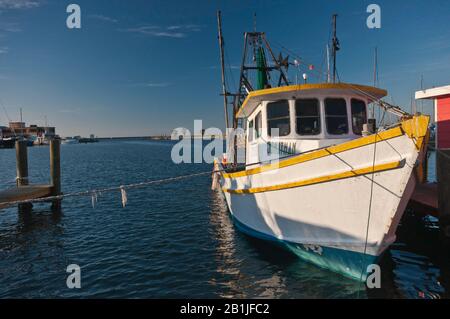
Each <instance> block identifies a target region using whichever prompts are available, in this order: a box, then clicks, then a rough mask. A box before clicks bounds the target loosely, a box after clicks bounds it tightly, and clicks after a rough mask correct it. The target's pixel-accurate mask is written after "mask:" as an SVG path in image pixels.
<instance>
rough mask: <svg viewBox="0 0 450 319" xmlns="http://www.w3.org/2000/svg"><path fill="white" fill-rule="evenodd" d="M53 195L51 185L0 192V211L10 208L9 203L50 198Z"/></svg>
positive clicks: (28, 186) (21, 187) (22, 187)
mask: <svg viewBox="0 0 450 319" xmlns="http://www.w3.org/2000/svg"><path fill="white" fill-rule="evenodd" d="M52 194H53V187H52V186H51V185H26V186H19V187H16V188H10V189H7V190H4V191H1V192H0V209H1V208H5V207H7V206H9V204H8V203H10V202H16V201H22V200H30V199H38V198H42V197H48V196H51V195H52Z"/></svg>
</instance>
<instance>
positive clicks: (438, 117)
mask: <svg viewBox="0 0 450 319" xmlns="http://www.w3.org/2000/svg"><path fill="white" fill-rule="evenodd" d="M416 99H417V100H423V99H433V100H434V114H435V122H436V148H438V149H441V150H450V85H448V86H442V87H437V88H433V89H428V90H423V91H418V92H416Z"/></svg>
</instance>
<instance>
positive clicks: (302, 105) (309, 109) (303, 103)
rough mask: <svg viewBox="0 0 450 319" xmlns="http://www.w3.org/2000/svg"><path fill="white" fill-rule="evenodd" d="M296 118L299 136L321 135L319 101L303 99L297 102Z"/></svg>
mask: <svg viewBox="0 0 450 319" xmlns="http://www.w3.org/2000/svg"><path fill="white" fill-rule="evenodd" d="M295 116H296V126H297V134H300V135H318V134H320V108H319V100H317V99H302V100H296V101H295Z"/></svg>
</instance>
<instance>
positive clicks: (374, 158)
mask: <svg viewBox="0 0 450 319" xmlns="http://www.w3.org/2000/svg"><path fill="white" fill-rule="evenodd" d="M377 137H378V134H375V143H374V144H373V147H374V149H373V160H372V179H371V182H370V200H369V211H368V214H367V226H366V240H365V243H364V254H363V260H362V261H361V275H360V277H359V281H360V282H361V283H362V278H363V275H364V271H365V270H364V265H365V263H364V258H365V257H366V255H367V244H368V241H369V229H370V216H371V213H372V202H373V188H374V184H375V162H376V155H377ZM366 272H367V269H366ZM358 297H359V291H358Z"/></svg>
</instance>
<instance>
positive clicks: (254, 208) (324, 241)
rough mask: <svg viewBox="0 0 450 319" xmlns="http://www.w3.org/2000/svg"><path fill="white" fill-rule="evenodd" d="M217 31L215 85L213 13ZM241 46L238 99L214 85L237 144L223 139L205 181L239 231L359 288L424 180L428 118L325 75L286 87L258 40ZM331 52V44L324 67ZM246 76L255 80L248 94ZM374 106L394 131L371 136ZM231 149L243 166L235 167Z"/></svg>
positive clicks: (280, 64)
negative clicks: (392, 118) (390, 118)
mask: <svg viewBox="0 0 450 319" xmlns="http://www.w3.org/2000/svg"><path fill="white" fill-rule="evenodd" d="M334 19H335V17H334ZM334 21H335V20H334ZM218 24H219V42H220V48H221V62H222V79H224V78H225V71H226V69H225V67H224V59H223V57H224V54H223V52H224V46H223V38H222V28H221V19H220V13H219V14H218ZM334 25H335V23H334ZM334 34H336V33H335V32H334ZM244 37H245V41H244V43H245V45H244V57H243V64H242V66H241V74H240V83H239V91H238V92H237V93H234V94H231V93H229V92H228V91H227V87H226V85H225V81H223V92H222V93H223V94H222V95H223V97H224V105H225V117H226V122H227V123H226V124H227V125H228V115H227V111H228V109H227V108H228V106H232V109H233V120H232V122H233V128H238V127H240V128H241V129H242V130H244V131H245V133H243V136H244V138H237V137H236V135H235V136H234V137H233V136H228V138H229V139H230V141H231V143H232V147H230V148H229V149H228V152H227V153H226V154H224V155H223V156H222V157H220V158H217V159H216V160H215V163H214V165H215V170H214V173H213V181H214V182H216V185H217V188H218V189H220V191H221V192H222V193H223V195H224V197H225V200H226V203H227V205H228V208H229V212H230V213H231V216H232V219H233V221H234V223H235V225H236V227H237V228H238V229H239V230H241V231H243V232H244V233H246V234H248V235H250V236H254V237H257V238H259V239H263V240H268V241H271V242H274V243H277V244H280V245H281V246H283V247H285V248H287V249H288V250H289V251H291V252H292V253H294V254H295V255H297V256H299V257H300V258H302V259H304V260H306V261H309V262H311V263H313V264H315V265H317V266H320V267H322V268H325V269H328V270H331V271H334V272H336V273H339V274H342V275H344V276H347V277H349V278H353V279H356V280H359V281H365V280H366V278H367V275H368V272H369V273H370V267H369V269H368V266H369V265H372V264H376V263H377V261H378V260H379V258H380V256H381V255H382V254H383V253H384V252H385V251H386V250H387V249H388V247H389V246H390V245H391V244H392V243H394V241H395V240H396V229H397V226H398V224H399V222H400V220H401V218H402V215H403V213H404V210H405V208H406V206H407V203H408V201H409V199H410V197H411V195H412V193H413V190H414V188H415V185H416V183H420V182H422V181H423V179H424V175H425V172H424V167H425V165H424V161H425V160H426V158H425V154H426V147H427V143H428V138H429V131H428V125H429V117H428V116H424V115H421V114H415V115H410V114H407V113H406V112H404V111H403V110H402V109H401V108H399V107H397V106H393V105H390V104H388V103H386V102H384V101H383V100H382V98H383V97H385V96H387V91H385V90H383V89H379V88H376V87H371V86H366V85H359V84H350V83H342V82H336V81H333V78H335V72H328V74H327V77H326V78H327V81H325V82H324V83H315V84H314V83H303V84H292V83H290V82H289V81H288V76H287V74H288V73H287V69H288V67H289V65H291V64H290V62H289V60H288V58H287V57H286V58H283V57H282V55H281V54H280V55H279V57H278V58H277V57H276V56H275V54H274V53H273V51H272V49H271V47H270V45H269V43H268V41H267V39H266V36H265V34H264V33H261V32H247V33H245V35H244ZM338 43H339V42H338V41H337V38H336V36H334V38H333V43H332V50H333V58H334V59H333V60H334V61H335V60H336V59H335V54H336V52H337V50H338V48H339V47H338ZM249 46H253V48H252V49H253V50H252V49H251V48H249ZM249 52H250V54H253V59H251V58H250V59H249V58H248V55H249ZM266 56H270V57H271V60H270V61H267V60H266V58H265V57H266ZM249 60H250V61H251V62H252V63H253V65H250V64H248V63H247V61H249ZM254 64H256V65H254ZM295 64H298V61H295ZM306 68H307V69H309V70H311V68H308V67H306ZM335 69H336V65H335V64H334V65H333V70H335ZM250 71H256V73H257V74H256V77H255V78H256V85H255V87H254V86H253V84H252V83H251V81H250ZM275 72H277V76H274V75H273V73H275ZM331 73H332V74H333V76H331ZM270 80H272V83H273V82H275V85H273V84H271V83H270ZM274 80H275V81H274ZM305 82H306V81H305ZM374 105H376V106H379V107H381V109H382V110H383V112H391V113H393V114H395V115H396V116H397V117H398V122H396V123H395V124H391V125H389V126H382V125H378V127H377V125H376V124H377V123H376V121H375V119H372V118H370V116H369V113H371V112H370V111H371V106H374ZM372 113H374V112H373V109H372ZM227 127H228V126H227ZM274 131H276V132H277V134H274ZM241 137H242V136H241ZM240 140H241V143H240V144H242V145H241V146H243V149H244V151H245V156H243V158H245V163H238V161H237V158H238V156H237V154H238V153H239V152H240V150H242V149H241V148H240V147H239V145H238V144H239V143H238V142H239V141H240Z"/></svg>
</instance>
